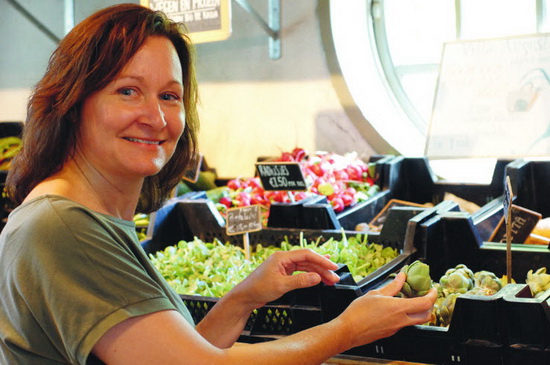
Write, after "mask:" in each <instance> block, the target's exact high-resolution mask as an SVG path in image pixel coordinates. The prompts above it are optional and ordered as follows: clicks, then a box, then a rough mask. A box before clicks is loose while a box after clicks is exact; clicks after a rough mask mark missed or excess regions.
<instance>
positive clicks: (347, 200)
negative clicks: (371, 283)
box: [207, 148, 380, 218]
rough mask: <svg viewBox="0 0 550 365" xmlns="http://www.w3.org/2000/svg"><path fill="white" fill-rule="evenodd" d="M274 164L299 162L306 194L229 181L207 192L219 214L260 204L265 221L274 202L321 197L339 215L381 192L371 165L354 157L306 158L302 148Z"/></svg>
mask: <svg viewBox="0 0 550 365" xmlns="http://www.w3.org/2000/svg"><path fill="white" fill-rule="evenodd" d="M273 161H275V162H298V163H299V164H300V167H301V169H302V173H303V175H304V179H305V181H306V185H307V186H308V188H307V190H306V191H290V192H289V191H265V190H264V189H263V187H262V185H261V183H260V179H259V178H258V177H243V178H236V179H231V180H229V181H228V183H227V185H226V186H223V187H219V188H215V189H211V190H209V191H207V195H208V197H209V198H210V199H211V200H213V201H214V202H215V203H216V205H217V207H218V210H219V211H220V212H221V213H222V215H223V214H224V213H225V211H226V209H228V208H233V207H242V206H247V205H251V204H259V205H261V206H262V207H263V208H264V212H265V215H266V218H267V214H268V211H269V206H270V205H271V203H273V202H278V203H290V202H292V201H300V200H302V199H305V198H307V197H309V196H313V195H323V196H326V197H327V200H328V201H329V203H330V204H331V206H332V207H333V209H334V211H335V212H337V213H339V212H342V211H343V210H344V209H346V208H348V207H352V206H354V205H356V204H357V203H359V202H362V201H365V200H367V199H369V198H370V197H371V196H373V195H374V194H376V193H377V192H379V191H380V188H379V186H378V185H376V184H375V181H374V172H373V171H372V170H373V165H372V164H368V163H366V162H364V161H363V160H361V159H360V158H358V157H357V154H355V153H349V154H346V155H338V154H336V153H327V152H316V153H313V154H308V153H307V152H306V151H305V150H304V149H302V148H295V149H294V150H293V151H292V152H285V153H283V154H282V155H281V156H280V157H278V158H275V159H274V160H273Z"/></svg>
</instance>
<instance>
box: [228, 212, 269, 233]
mask: <svg viewBox="0 0 550 365" xmlns="http://www.w3.org/2000/svg"><path fill="white" fill-rule="evenodd" d="M261 229H262V216H261V211H260V206H259V205H250V206H247V207H240V208H231V209H228V210H227V226H226V232H227V235H235V234H241V233H247V232H254V231H259V230H261Z"/></svg>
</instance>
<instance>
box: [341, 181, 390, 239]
mask: <svg viewBox="0 0 550 365" xmlns="http://www.w3.org/2000/svg"><path fill="white" fill-rule="evenodd" d="M390 197H391V191H390V190H384V191H379V192H378V193H376V194H374V195H373V196H371V197H370V198H369V199H367V200H366V201H364V202H361V203H358V204H356V205H354V206H353V207H351V208H347V209H345V210H344V211H343V212H340V213H338V214H337V215H336V217H337V219H338V222H339V223H340V225H341V226H342V227H343V228H344V229H346V230H355V227H356V226H357V225H358V224H359V223H369V222H370V221H372V220H373V219H374V217H376V215H377V214H378V213H379V212H380V211H381V210H382V209H383V208H384V207H385V206H386V204H387V203H388V202H389V201H390Z"/></svg>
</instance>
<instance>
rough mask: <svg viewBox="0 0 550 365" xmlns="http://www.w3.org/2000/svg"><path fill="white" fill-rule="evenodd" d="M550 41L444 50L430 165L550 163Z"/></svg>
mask: <svg viewBox="0 0 550 365" xmlns="http://www.w3.org/2000/svg"><path fill="white" fill-rule="evenodd" d="M549 75H550V33H546V34H544V33H541V34H532V35H521V36H513V37H502V38H493V39H478V40H461V41H454V42H448V43H445V45H444V48H443V54H442V58H441V64H440V70H439V78H438V83H437V91H436V95H435V99H434V103H433V110H432V117H431V121H430V128H429V133H428V138H427V143H426V151H425V155H426V156H427V157H428V158H430V159H437V158H469V157H509V158H525V157H527V156H548V154H549V153H550V124H549V119H548V105H550V77H549Z"/></svg>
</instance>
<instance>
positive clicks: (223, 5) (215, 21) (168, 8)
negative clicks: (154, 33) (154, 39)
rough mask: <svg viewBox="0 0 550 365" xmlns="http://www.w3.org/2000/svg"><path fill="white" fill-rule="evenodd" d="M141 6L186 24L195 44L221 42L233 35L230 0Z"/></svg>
mask: <svg viewBox="0 0 550 365" xmlns="http://www.w3.org/2000/svg"><path fill="white" fill-rule="evenodd" d="M141 5H144V6H147V7H149V8H151V9H153V10H158V11H162V12H163V13H165V14H166V15H167V16H168V17H169V18H170V19H172V20H174V21H176V22H180V23H184V24H185V26H186V28H187V31H188V34H189V37H190V38H191V40H192V41H193V43H206V42H214V41H220V40H224V39H227V38H229V36H230V35H231V4H230V0H141Z"/></svg>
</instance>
